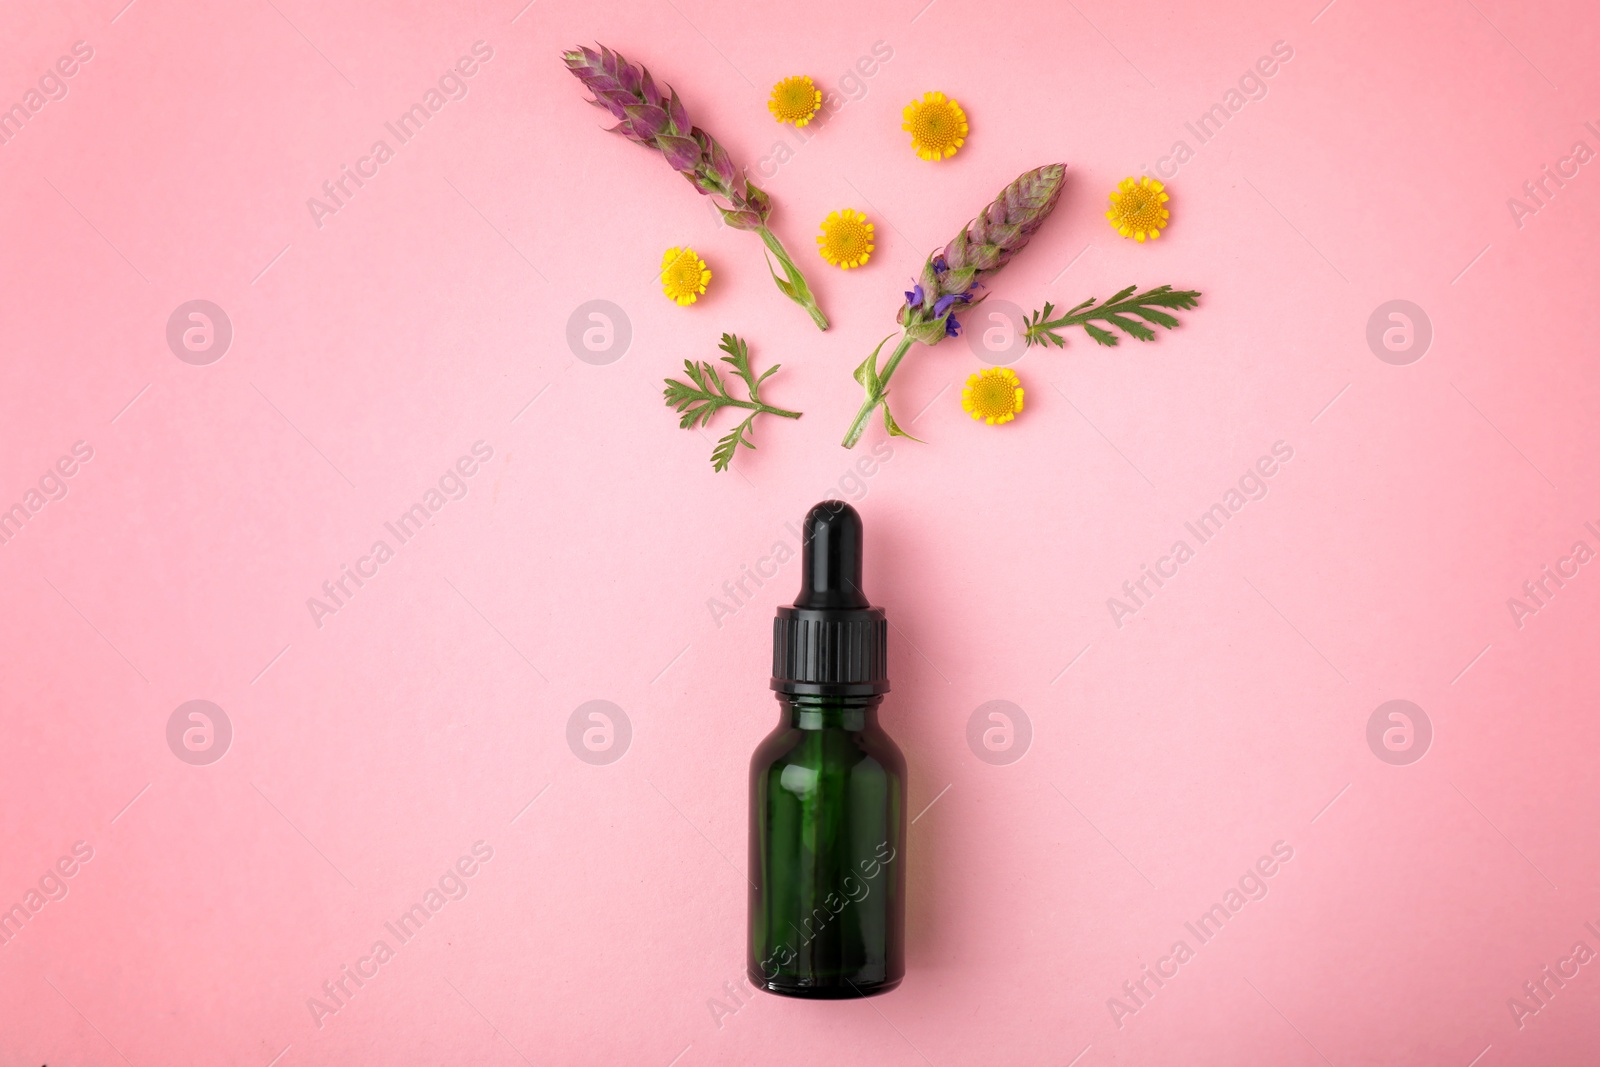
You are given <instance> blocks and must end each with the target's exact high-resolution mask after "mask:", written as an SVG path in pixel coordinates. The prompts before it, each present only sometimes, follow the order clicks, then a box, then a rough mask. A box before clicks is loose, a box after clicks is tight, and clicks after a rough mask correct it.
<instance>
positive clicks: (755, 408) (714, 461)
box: [662, 333, 800, 472]
mask: <svg viewBox="0 0 1600 1067" xmlns="http://www.w3.org/2000/svg"><path fill="white" fill-rule="evenodd" d="M717 347H719V348H720V349H721V350H722V351H724V352H726V353H727V355H725V356H723V357H722V360H721V362H723V363H726V364H728V366H729V367H731V368H732V373H733V375H734V376H736V377H737V378H738V379H739V380H740V381H742V382H744V386H745V392H746V393H747V394H748V399H745V400H740V399H738V398H737V397H735V396H734V395H733V394H732V393H730V392H729V391H728V383H727V381H726V380H724V379H723V377H722V375H721V374H720V373H719V372H718V370H717V367H716V365H715V364H714V363H711V362H709V361H697V360H692V359H686V360H684V361H683V369H684V373H685V375H686V376H687V377H688V379H689V380H688V381H687V382H683V381H678V380H677V379H674V378H668V379H666V382H665V385H666V388H664V389H663V390H662V396H663V397H664V398H665V399H666V403H667V407H669V408H671V409H672V410H674V411H676V412H678V413H679V418H678V426H679V428H680V429H685V430H690V429H697V428H699V427H703V426H709V425H711V418H712V416H714V415H715V414H716V413H717V412H719V411H721V410H722V409H723V408H728V407H733V408H744V409H746V410H748V411H749V412H750V414H749V415H748V416H747V417H746V418H745V420H744V421H743V422H741V423H739V425H737V426H735V427H734V428H733V429H732V430H731V431H729V432H728V433H727V434H725V435H724V436H723V437H721V438H719V439H718V441H717V443H716V447H714V448H713V449H712V450H711V468H712V469H713V470H715V471H719V472H720V471H724V470H727V469H728V464H730V463H732V462H733V457H734V455H735V453H737V452H738V451H739V446H741V445H743V446H744V447H745V448H749V449H754V448H755V447H756V446H755V444H754V441H753V438H752V433H753V430H752V427H753V425H754V423H755V419H756V416H757V415H778V416H780V417H782V418H786V419H798V418H799V417H800V412H798V411H786V410H784V409H783V408H777V407H773V406H772V405H770V404H767V403H765V402H764V401H762V399H761V383H762V382H764V381H766V380H767V379H768V378H770V377H771V376H772V375H773V373H774V372H776V371H777V369H778V367H779V366H781V364H777V363H774V364H773V365H772V366H771V367H770V368H768V369H767V370H766V371H765V372H763V373H762V374H760V375H757V374H756V373H755V369H754V368H753V367H751V365H750V347H749V345H747V344H746V343H745V342H744V339H743V338H741V337H739V336H737V335H736V334H731V333H725V334H723V335H722V343H721V344H720V345H718V346H717Z"/></svg>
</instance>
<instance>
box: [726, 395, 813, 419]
mask: <svg viewBox="0 0 1600 1067" xmlns="http://www.w3.org/2000/svg"><path fill="white" fill-rule="evenodd" d="M723 403H724V404H726V405H728V406H730V407H736V408H744V409H745V410H746V411H754V412H755V413H756V414H758V415H763V414H765V415H781V416H783V417H784V418H786V419H798V418H799V417H800V416H801V415H802V414H803V412H799V411H790V410H788V409H787V408H775V407H773V406H772V405H771V404H763V403H761V401H759V400H757V401H756V402H755V403H751V402H750V401H748V400H734V399H733V398H732V397H729V398H728V399H727V400H725V401H723Z"/></svg>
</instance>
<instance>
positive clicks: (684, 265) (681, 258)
mask: <svg viewBox="0 0 1600 1067" xmlns="http://www.w3.org/2000/svg"><path fill="white" fill-rule="evenodd" d="M710 280H711V271H710V270H708V269H706V261H705V260H703V259H701V258H700V257H699V256H697V255H695V254H694V249H692V248H669V249H667V254H666V255H664V256H662V257H661V288H662V290H663V291H664V292H665V293H666V294H667V296H668V297H669V298H670V299H672V300H676V301H677V302H678V303H679V304H680V305H683V306H685V307H686V306H688V305H689V304H692V303H694V302H695V301H696V300H699V299H700V294H701V293H703V292H705V291H706V282H709V281H710Z"/></svg>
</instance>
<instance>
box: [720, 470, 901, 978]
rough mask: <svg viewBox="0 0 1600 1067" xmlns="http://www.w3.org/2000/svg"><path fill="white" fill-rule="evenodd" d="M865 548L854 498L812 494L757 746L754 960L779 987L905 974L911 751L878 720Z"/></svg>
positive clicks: (875, 613)
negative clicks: (815, 500) (795, 588)
mask: <svg viewBox="0 0 1600 1067" xmlns="http://www.w3.org/2000/svg"><path fill="white" fill-rule="evenodd" d="M861 562H862V529H861V516H860V515H858V514H857V513H856V510H855V509H854V508H852V507H851V506H850V505H849V504H846V503H844V502H843V501H838V500H830V501H824V502H823V503H821V504H818V505H817V506H816V507H814V508H812V509H811V511H810V512H809V513H808V514H807V515H806V521H805V529H804V535H803V548H802V550H801V563H800V566H801V578H800V595H799V597H797V598H796V599H795V602H794V606H793V607H780V608H779V609H778V617H777V618H776V619H775V620H774V621H773V629H772V688H773V690H774V691H775V692H776V694H777V697H778V709H779V716H780V718H779V722H778V725H777V727H776V728H775V729H774V730H773V731H772V732H771V733H770V734H768V735H767V736H766V738H765V739H764V740H763V741H762V742H761V744H760V745H759V746H758V747H757V748H756V752H755V755H754V756H753V757H752V758H751V760H750V868H749V869H750V915H749V922H750V929H749V949H748V960H747V967H748V970H749V975H750V981H751V982H752V983H753V984H754V985H755V986H756V987H757V988H759V989H765V990H766V991H767V992H769V993H777V994H780V995H783V996H790V997H810V998H815V999H836V998H843V997H867V996H872V995H873V994H874V993H887V992H888V991H889V990H891V989H893V988H894V987H895V986H897V985H899V984H900V979H901V978H902V977H903V976H904V974H905V900H906V874H905V871H906V857H905V834H906V813H905V796H906V761H905V757H904V756H902V755H901V754H900V749H899V748H897V747H896V746H895V743H894V742H893V741H892V740H890V738H889V735H888V734H886V733H884V732H883V728H882V727H880V726H879V725H878V705H880V704H881V703H883V695H884V694H885V693H887V692H888V691H889V677H888V623H887V621H886V620H885V618H884V614H883V609H882V608H875V607H872V606H871V605H870V604H868V602H867V598H866V595H865V594H864V593H863V592H862V591H861Z"/></svg>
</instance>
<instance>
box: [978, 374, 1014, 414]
mask: <svg viewBox="0 0 1600 1067" xmlns="http://www.w3.org/2000/svg"><path fill="white" fill-rule="evenodd" d="M1016 392H1017V390H1016V387H1015V386H1014V385H1012V384H1011V383H1010V382H1008V381H1006V380H1005V379H1003V378H985V379H983V380H982V381H980V382H979V383H978V384H977V386H976V388H974V389H973V390H972V410H973V411H975V412H977V413H978V414H979V415H982V416H983V417H984V418H986V419H988V418H997V417H999V416H1001V415H1009V414H1010V413H1011V404H1012V400H1013V399H1014V398H1015V396H1016Z"/></svg>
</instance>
